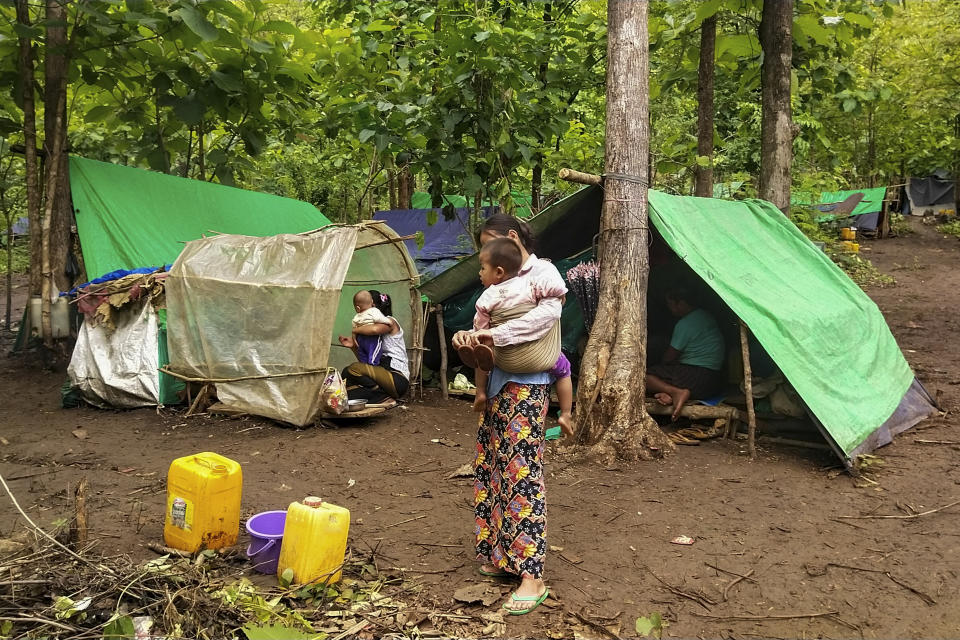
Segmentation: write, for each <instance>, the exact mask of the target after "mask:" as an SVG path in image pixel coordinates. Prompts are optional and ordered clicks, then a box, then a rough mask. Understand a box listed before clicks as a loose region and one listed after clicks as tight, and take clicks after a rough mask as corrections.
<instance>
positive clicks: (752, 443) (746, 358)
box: [740, 320, 757, 459]
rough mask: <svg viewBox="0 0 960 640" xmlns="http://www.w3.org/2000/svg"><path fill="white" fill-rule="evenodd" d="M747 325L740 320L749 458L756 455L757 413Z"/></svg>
mask: <svg viewBox="0 0 960 640" xmlns="http://www.w3.org/2000/svg"><path fill="white" fill-rule="evenodd" d="M747 335H748V333H747V325H746V324H744V322H743V321H742V320H741V321H740V352H741V353H742V354H743V393H744V395H745V396H746V404H747V449H748V450H749V451H750V458H751V459H753V458H755V457H756V456H757V443H756V438H757V415H756V413H754V411H753V372H752V371H751V370H750V345H749V344H748V343H747Z"/></svg>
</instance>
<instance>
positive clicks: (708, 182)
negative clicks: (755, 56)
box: [693, 15, 717, 198]
mask: <svg viewBox="0 0 960 640" xmlns="http://www.w3.org/2000/svg"><path fill="white" fill-rule="evenodd" d="M716 47H717V16H716V15H712V16H710V17H709V18H707V19H706V20H704V21H703V23H702V24H701V25H700V68H699V70H698V71H697V155H698V156H702V157H706V158H709V159H710V164H708V165H707V166H705V167H701V166H700V164H699V163H698V164H697V179H696V186H695V187H694V190H693V195H695V196H699V197H701V198H712V197H713V68H714V55H715V53H714V52H715V50H716Z"/></svg>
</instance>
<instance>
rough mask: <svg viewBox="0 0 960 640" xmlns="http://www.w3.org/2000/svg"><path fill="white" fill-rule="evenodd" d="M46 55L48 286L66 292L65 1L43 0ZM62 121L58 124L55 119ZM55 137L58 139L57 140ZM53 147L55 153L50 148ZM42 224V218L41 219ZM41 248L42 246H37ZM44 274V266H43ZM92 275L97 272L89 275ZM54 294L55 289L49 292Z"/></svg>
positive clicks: (69, 219)
mask: <svg viewBox="0 0 960 640" xmlns="http://www.w3.org/2000/svg"><path fill="white" fill-rule="evenodd" d="M46 7H47V15H46V22H47V27H46V29H47V36H46V58H45V61H44V76H45V80H44V82H45V85H44V98H43V102H44V120H43V130H44V141H43V148H44V150H45V152H46V163H45V165H46V171H47V175H48V176H50V175H55V176H56V178H57V179H56V181H50V180H49V179H47V180H46V189H47V190H48V191H47V192H46V193H45V197H46V198H47V199H49V200H51V201H52V208H51V206H50V205H47V206H46V210H47V211H51V212H52V215H51V217H50V220H49V225H50V246H49V253H50V256H49V258H50V264H49V266H48V267H49V269H50V270H51V275H52V278H53V280H52V283H51V284H52V286H53V287H54V288H56V289H58V290H63V291H66V290H67V289H69V288H70V285H72V284H73V283H72V282H70V280H69V279H68V278H67V275H66V271H65V267H66V264H67V253H68V252H69V251H70V226H71V224H72V220H73V209H72V206H71V204H70V182H69V176H68V173H67V154H66V146H67V145H66V132H67V115H66V107H67V24H66V19H67V15H66V11H65V7H66V1H65V0H47V4H46ZM58 117H59V118H61V119H62V122H60V123H58V122H57V119H58ZM58 138H59V139H58ZM55 149H56V150H57V151H56V152H55V151H54V150H55ZM44 224H46V221H44ZM41 251H42V249H41ZM43 273H44V274H46V269H44V272H43ZM91 275H92V276H93V277H96V276H99V275H101V274H99V273H97V274H91ZM53 293H55V292H53Z"/></svg>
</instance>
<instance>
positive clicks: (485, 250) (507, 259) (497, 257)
mask: <svg viewBox="0 0 960 640" xmlns="http://www.w3.org/2000/svg"><path fill="white" fill-rule="evenodd" d="M480 256H481V257H482V258H483V259H484V260H485V261H486V262H487V263H488V264H489V265H490V266H491V267H500V268H502V269H503V272H504V274H505V275H506V276H507V277H508V278H512V277H513V276H515V275H517V272H518V271H520V267H522V266H523V256H522V255H521V254H520V247H518V246H517V243H516V242H514V241H513V240H512V239H511V238H494V239H493V240H491V241H490V242H488V243H487V244H485V245H483V247H482V248H481V249H480Z"/></svg>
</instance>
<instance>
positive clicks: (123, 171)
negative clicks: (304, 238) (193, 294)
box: [70, 156, 330, 279]
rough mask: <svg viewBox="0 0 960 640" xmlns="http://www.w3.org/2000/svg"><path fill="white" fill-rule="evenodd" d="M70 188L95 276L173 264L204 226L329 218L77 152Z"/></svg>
mask: <svg viewBox="0 0 960 640" xmlns="http://www.w3.org/2000/svg"><path fill="white" fill-rule="evenodd" d="M70 191H71V194H72V196H73V208H74V211H75V213H76V218H77V234H78V235H79V236H80V246H81V250H82V252H83V261H84V265H85V267H86V270H87V276H88V278H89V279H92V278H96V277H98V276H101V275H103V274H105V273H109V272H111V271H115V270H117V269H136V268H138V267H153V266H161V265H165V264H169V263H171V262H173V261H174V260H175V259H176V257H177V256H178V255H179V254H180V251H181V249H183V243H184V242H187V241H189V240H196V239H197V238H200V237H202V236H203V235H204V234H206V235H210V234H211V233H236V234H241V235H248V236H271V235H276V234H278V233H300V232H303V231H310V230H312V229H317V228H319V227H323V226H325V225H328V224H330V221H329V220H328V219H327V218H326V216H324V215H323V214H322V213H320V211H319V210H318V209H317V208H316V207H314V206H313V205H311V204H309V203H307V202H301V201H299V200H293V199H290V198H281V197H280V196H275V195H270V194H266V193H257V192H255V191H246V190H243V189H235V188H233V187H226V186H223V185H219V184H214V183H211V182H204V181H202V180H187V179H184V178H180V177H178V176H171V175H166V174H162V173H156V172H154V171H145V170H143V169H136V168H134V167H124V166H121V165H116V164H109V163H106V162H98V161H96V160H88V159H86V158H78V157H76V156H71V158H70Z"/></svg>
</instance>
